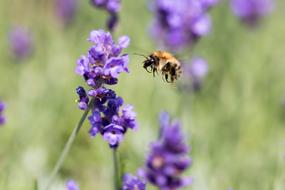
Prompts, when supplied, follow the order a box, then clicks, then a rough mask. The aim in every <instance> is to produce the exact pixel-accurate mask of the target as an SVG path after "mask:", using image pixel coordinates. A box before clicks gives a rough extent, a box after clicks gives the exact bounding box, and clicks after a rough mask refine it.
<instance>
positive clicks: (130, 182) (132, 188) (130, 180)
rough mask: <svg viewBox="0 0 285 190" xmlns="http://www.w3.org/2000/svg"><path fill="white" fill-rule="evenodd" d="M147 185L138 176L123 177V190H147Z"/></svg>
mask: <svg viewBox="0 0 285 190" xmlns="http://www.w3.org/2000/svg"><path fill="white" fill-rule="evenodd" d="M145 189H146V184H145V182H144V181H143V180H141V179H139V178H138V177H137V176H133V175H130V174H125V175H124V177H123V185H122V190H145Z"/></svg>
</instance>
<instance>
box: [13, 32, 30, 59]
mask: <svg viewBox="0 0 285 190" xmlns="http://www.w3.org/2000/svg"><path fill="white" fill-rule="evenodd" d="M9 44H10V49H11V53H12V55H13V57H15V58H16V59H17V60H24V59H27V58H28V57H29V56H31V54H32V52H33V39H32V35H31V33H30V32H29V31H28V30H26V29H24V28H22V27H13V28H12V29H11V31H10V32H9Z"/></svg>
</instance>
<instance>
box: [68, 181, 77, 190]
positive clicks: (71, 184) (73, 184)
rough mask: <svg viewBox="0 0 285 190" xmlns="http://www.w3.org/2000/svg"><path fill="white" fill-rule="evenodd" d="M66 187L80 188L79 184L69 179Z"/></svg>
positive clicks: (73, 189)
mask: <svg viewBox="0 0 285 190" xmlns="http://www.w3.org/2000/svg"><path fill="white" fill-rule="evenodd" d="M66 189H67V190H80V188H79V186H78V184H77V183H76V182H75V181H73V180H68V181H67V182H66Z"/></svg>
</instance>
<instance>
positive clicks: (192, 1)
mask: <svg viewBox="0 0 285 190" xmlns="http://www.w3.org/2000/svg"><path fill="white" fill-rule="evenodd" d="M216 3H217V0H179V2H177V1H173V0H155V2H154V6H153V10H154V14H155V19H154V22H153V26H152V33H153V36H154V38H155V39H158V40H159V42H161V43H162V44H163V45H164V46H166V47H168V48H169V49H172V50H176V51H177V50H180V49H181V48H184V47H187V46H192V45H193V44H194V43H195V42H196V41H197V40H198V39H199V38H201V37H203V36H206V35H208V34H209V33H210V30H211V19H210V17H209V15H208V13H207V11H208V9H209V8H210V7H212V6H214V5H215V4H216ZM177 48H178V49H177Z"/></svg>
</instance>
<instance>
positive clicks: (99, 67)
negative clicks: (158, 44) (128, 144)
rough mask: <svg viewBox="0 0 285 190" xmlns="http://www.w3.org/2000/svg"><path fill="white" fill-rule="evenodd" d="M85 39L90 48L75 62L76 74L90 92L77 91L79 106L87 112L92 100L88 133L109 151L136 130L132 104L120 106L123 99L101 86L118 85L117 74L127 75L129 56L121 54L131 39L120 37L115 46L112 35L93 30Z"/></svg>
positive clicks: (80, 89)
mask: <svg viewBox="0 0 285 190" xmlns="http://www.w3.org/2000/svg"><path fill="white" fill-rule="evenodd" d="M88 40H89V41H90V42H91V43H92V44H93V46H92V47H91V48H90V49H89V51H88V54H87V55H86V56H85V55H84V56H82V57H81V58H80V59H79V60H78V62H77V68H76V72H77V73H78V74H79V75H81V76H83V78H84V80H85V81H86V83H87V85H89V86H90V87H91V89H90V90H89V91H88V92H86V91H85V90H84V88H83V87H78V88H77V89H76V91H77V94H78V96H79V100H78V102H79V103H78V107H79V108H80V109H82V110H86V109H88V103H89V99H90V98H92V99H93V100H94V101H92V105H91V106H92V114H91V115H90V116H89V121H90V124H91V128H90V130H89V134H90V136H91V137H95V136H96V135H97V134H98V133H100V134H101V135H102V136H103V138H104V140H106V141H107V142H108V143H109V145H110V147H111V148H116V147H118V145H119V143H120V142H121V141H122V140H123V137H124V134H125V133H126V132H127V130H128V129H135V128H136V127H137V122H136V113H135V112H134V111H133V107H132V106H131V105H126V106H123V103H124V101H123V99H122V98H121V97H118V96H117V95H116V93H115V92H114V91H113V90H111V89H108V88H106V87H104V85H114V84H117V82H118V76H119V74H120V73H122V72H128V55H127V54H124V55H120V54H121V52H122V50H123V49H124V48H126V47H127V46H128V45H129V41H130V40H129V38H128V37H127V36H123V37H120V38H119V40H118V44H115V42H114V41H113V39H112V36H111V34H110V33H107V32H104V31H103V30H96V31H92V32H91V33H90V37H89V39H88Z"/></svg>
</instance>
